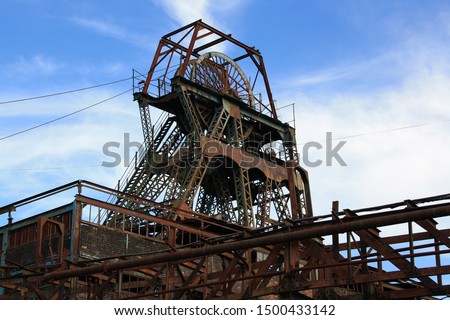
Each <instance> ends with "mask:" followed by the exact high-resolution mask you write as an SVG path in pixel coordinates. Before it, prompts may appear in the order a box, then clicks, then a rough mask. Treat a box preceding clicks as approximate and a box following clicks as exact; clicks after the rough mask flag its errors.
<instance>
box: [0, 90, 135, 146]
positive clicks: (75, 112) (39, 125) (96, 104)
mask: <svg viewBox="0 0 450 320" xmlns="http://www.w3.org/2000/svg"><path fill="white" fill-rule="evenodd" d="M131 90H133V89H132V88H131V89H128V90H125V91H123V92H121V93H119V94H116V95H114V96H112V97H109V98H107V99H104V100H101V101H99V102H96V103H94V104H91V105H89V106H87V107H84V108H81V109H78V110H76V111H73V112H71V113H68V114H65V115H63V116H60V117H58V118H55V119H52V120H49V121H46V122H44V123H41V124H38V125H35V126H33V127H30V128H27V129H24V130H21V131H18V132H15V133H12V134H9V135H7V136H4V137H1V138H0V141H1V140H5V139H8V138H11V137H14V136H17V135H19V134H22V133H25V132H28V131H31V130H34V129H37V128H40V127H43V126H45V125H48V124H51V123H53V122H56V121H59V120H61V119H64V118H67V117H69V116H72V115H74V114H77V113H80V112H82V111H85V110H87V109H90V108H93V107H95V106H98V105H99V104H102V103H104V102H107V101H110V100H112V99H114V98H117V97H119V96H121V95H123V94H125V93H127V92H130V91H131Z"/></svg>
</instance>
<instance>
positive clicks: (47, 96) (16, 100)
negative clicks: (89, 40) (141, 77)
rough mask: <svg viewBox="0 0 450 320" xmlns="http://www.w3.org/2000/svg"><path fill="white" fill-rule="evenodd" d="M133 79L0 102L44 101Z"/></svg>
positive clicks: (1, 102)
mask: <svg viewBox="0 0 450 320" xmlns="http://www.w3.org/2000/svg"><path fill="white" fill-rule="evenodd" d="M132 78H133V77H128V78H125V79H120V80H116V81H111V82H107V83H102V84H97V85H94V86H90V87H85V88H79V89H73V90H68V91H63V92H57V93H50V94H45V95H42V96H35V97H28V98H22V99H15V100H8V101H0V104H8V103H15V102H23V101H29V100H36V99H42V98H49V97H54V96H60V95H63V94H69V93H74V92H79V91H84V90H89V89H94V88H99V87H104V86H109V85H111V84H115V83H119V82H124V81H127V80H130V79H132Z"/></svg>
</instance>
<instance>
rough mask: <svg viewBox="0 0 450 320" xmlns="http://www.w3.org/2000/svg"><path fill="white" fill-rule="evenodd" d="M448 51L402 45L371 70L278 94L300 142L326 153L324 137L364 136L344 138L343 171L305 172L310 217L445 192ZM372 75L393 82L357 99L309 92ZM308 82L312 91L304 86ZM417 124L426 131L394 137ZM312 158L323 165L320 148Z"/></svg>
mask: <svg viewBox="0 0 450 320" xmlns="http://www.w3.org/2000/svg"><path fill="white" fill-rule="evenodd" d="M424 43H427V45H424ZM449 49H450V46H448V44H446V45H443V44H441V43H433V41H432V40H430V38H429V37H427V38H426V39H424V41H423V42H421V41H420V39H418V38H417V37H416V38H415V39H414V41H410V39H405V46H403V47H401V46H399V47H398V48H394V49H393V50H394V51H393V52H391V53H390V54H389V55H388V56H389V57H391V59H380V60H378V61H377V63H376V67H375V68H372V67H370V68H365V67H362V68H355V69H354V70H357V71H358V72H348V73H339V72H337V73H333V72H331V73H329V74H331V76H329V75H328V74H327V72H326V71H325V72H324V73H323V74H325V76H324V77H322V78H321V79H319V77H318V78H317V79H318V81H315V82H314V81H303V82H297V86H292V87H291V86H290V87H285V88H284V89H285V90H284V92H281V91H278V92H281V96H282V99H281V100H282V101H284V102H285V103H286V104H287V103H289V102H291V103H292V101H295V102H296V109H297V114H296V120H297V121H296V122H297V131H298V141H299V142H300V143H304V142H308V141H318V142H320V143H322V144H323V145H324V147H325V133H326V132H332V133H333V137H334V138H338V137H345V136H353V135H358V134H363V135H361V136H359V137H353V138H348V139H345V140H347V143H346V144H345V145H344V147H342V149H341V151H340V152H339V154H340V156H341V157H342V158H343V159H344V161H345V162H346V163H347V164H348V166H347V167H341V166H339V164H338V163H336V162H334V164H333V166H331V167H326V166H325V165H324V164H323V165H322V166H320V167H317V168H307V169H308V170H309V172H310V179H311V186H312V198H313V205H314V208H315V210H316V211H315V214H316V215H319V214H326V213H329V211H330V209H331V202H332V201H333V200H339V201H340V202H341V208H346V207H349V208H352V209H357V208H361V207H368V206H374V205H380V204H383V203H389V202H397V201H401V200H404V199H410V198H420V197H426V196H433V195H437V194H443V193H448V192H449V191H450V190H449V189H448V180H449V179H450V172H449V171H448V169H447V166H448V163H449V162H450V150H449V149H448V141H447V140H448V137H449V136H450V122H445V121H446V120H450V113H449V111H448V110H450V91H449V90H448V88H450V68H449V65H450V58H449V57H450V55H448V54H447V53H448V50H449ZM357 65H359V66H364V63H358V64H357ZM368 65H371V61H369V62H368ZM407 67H409V70H408V71H407V72H405V70H407V69H408V68H407ZM350 70H353V69H351V68H350ZM374 70H378V72H379V73H386V74H388V73H389V74H392V75H393V78H394V79H395V81H391V82H387V83H386V84H385V85H382V86H379V87H373V90H371V89H370V86H366V87H364V88H365V91H363V92H360V91H358V90H352V89H351V88H350V89H349V90H346V91H345V92H341V91H333V90H331V89H330V88H329V87H326V86H325V87H323V88H321V87H318V86H314V84H317V85H321V84H324V83H326V82H328V81H334V82H337V83H338V84H340V83H339V82H345V81H348V80H354V79H355V78H357V79H358V80H359V81H363V80H364V77H367V82H368V83H370V78H369V77H370V75H371V74H372V72H374ZM318 74H320V72H319V73H318ZM333 74H337V75H339V74H343V75H345V77H344V76H342V77H339V76H332V75H333ZM296 79H298V77H295V76H294V79H293V81H295V80H296ZM386 79H389V77H387V78H386ZM306 82H308V83H309V84H311V85H310V86H307V87H305V86H302V84H305V83H306ZM310 88H311V90H310ZM332 89H334V88H332ZM274 91H275V92H277V90H274ZM287 99H290V100H287ZM281 104H282V103H280V105H281ZM420 124H427V125H424V126H417V127H411V128H405V129H399V130H396V129H397V128H403V127H409V126H413V125H420ZM389 129H393V130H389ZM338 142H339V139H337V140H335V141H333V146H335V145H337V143H338ZM301 147H302V145H300V151H301ZM311 156H312V157H313V158H312V159H310V160H316V159H317V158H320V157H321V159H323V160H324V157H325V154H324V149H322V150H318V151H316V152H313V153H312V154H311Z"/></svg>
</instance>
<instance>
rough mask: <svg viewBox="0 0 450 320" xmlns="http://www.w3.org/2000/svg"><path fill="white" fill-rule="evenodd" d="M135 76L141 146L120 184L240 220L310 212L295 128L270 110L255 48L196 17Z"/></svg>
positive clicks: (265, 220)
mask: <svg viewBox="0 0 450 320" xmlns="http://www.w3.org/2000/svg"><path fill="white" fill-rule="evenodd" d="M222 51H226V52H227V53H228V54H227V55H226V54H224V53H222ZM230 55H232V56H234V58H231V57H230ZM238 63H239V64H238ZM244 70H245V72H244ZM134 79H135V82H136V83H137V86H136V87H135V93H134V99H135V100H136V101H138V103H139V110H140V115H141V120H142V129H143V134H144V140H145V144H144V148H145V149H143V150H141V152H139V156H137V159H136V165H135V168H134V171H133V172H132V173H130V174H128V177H127V178H126V181H122V186H121V189H123V191H125V192H128V193H132V194H135V195H137V196H140V197H145V198H148V199H150V200H153V201H158V202H160V203H164V204H166V205H169V206H171V207H173V208H174V209H176V210H187V211H195V212H198V213H203V214H206V215H210V216H215V217H218V218H220V219H222V220H225V221H228V222H232V223H235V224H239V225H243V226H248V227H264V226H268V225H271V224H272V223H274V222H276V223H278V222H279V221H284V220H286V219H301V218H308V217H311V216H312V208H311V199H310V193H309V183H308V174H307V172H306V171H305V170H304V169H303V168H302V167H301V166H300V165H299V158H298V153H297V149H296V139H295V129H294V128H293V127H291V126H290V125H289V124H288V123H283V122H281V121H280V120H279V119H278V117H277V112H276V108H275V103H274V100H273V97H272V93H271V90H270V86H269V81H268V78H267V74H266V70H265V67H264V62H263V57H262V55H261V54H260V52H259V51H258V50H256V49H255V48H254V47H249V46H247V45H245V44H243V43H241V42H239V41H237V40H235V39H234V38H232V36H231V35H226V34H224V33H222V32H220V31H219V30H216V29H214V28H213V27H211V26H209V25H207V24H205V23H204V22H202V21H201V20H199V21H196V22H194V23H192V24H189V25H187V26H185V27H183V28H180V29H178V30H176V31H174V32H171V33H169V34H167V35H165V36H163V37H162V39H161V41H160V42H159V45H158V48H157V50H156V53H155V56H154V58H153V61H152V63H151V67H150V70H149V72H148V74H147V75H146V76H142V78H141V79H139V76H138V74H137V73H136V74H135V78H134ZM139 80H141V81H139ZM158 115H159V118H158V120H157V121H152V119H154V118H157V117H158ZM117 202H118V203H119V204H120V205H122V206H128V207H132V206H133V205H134V204H133V203H131V202H127V200H125V199H118V200H117ZM133 209H140V210H143V211H145V208H133ZM176 210H174V212H175V215H176Z"/></svg>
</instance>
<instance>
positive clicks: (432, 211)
mask: <svg viewBox="0 0 450 320" xmlns="http://www.w3.org/2000/svg"><path fill="white" fill-rule="evenodd" d="M448 215H450V204H441V205H434V206H427V207H418V208H407V209H403V210H396V211H391V212H382V213H376V214H372V215H366V216H360V217H352V218H349V219H342V220H341V221H343V222H344V223H342V222H340V223H336V222H331V224H330V222H319V223H316V224H315V225H314V224H312V225H311V224H310V225H300V226H297V227H293V228H294V229H292V231H289V232H283V233H281V234H271V235H267V236H262V237H261V236H260V237H257V238H251V239H244V240H238V241H235V242H229V243H223V244H218V245H214V246H206V247H202V248H197V249H190V250H180V251H177V252H172V253H163V254H158V255H154V256H148V257H143V258H137V259H133V260H125V261H118V262H103V263H102V264H97V265H92V266H88V267H82V268H77V269H69V270H63V271H54V272H51V273H47V274H45V275H43V277H42V280H47V281H48V280H58V279H64V278H70V277H77V276H82V275H88V274H94V273H102V272H110V271H115V270H120V269H126V268H136V267H140V266H145V265H153V264H158V263H167V262H175V261H180V260H185V259H193V258H198V257H202V256H207V255H211V254H219V253H223V252H229V251H234V250H243V249H248V248H255V247H261V246H266V245H274V244H280V243H288V242H291V241H301V240H305V239H310V238H315V237H321V236H326V235H332V234H338V233H344V232H348V231H355V230H362V229H368V228H375V227H381V226H386V225H394V224H399V223H405V222H408V221H418V220H425V219H431V218H437V217H442V216H448ZM302 229H305V230H302Z"/></svg>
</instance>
